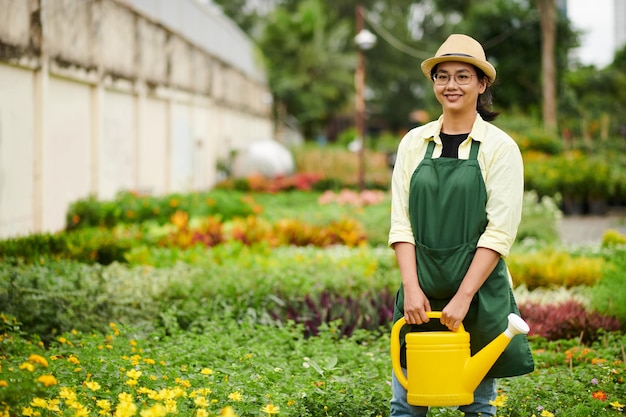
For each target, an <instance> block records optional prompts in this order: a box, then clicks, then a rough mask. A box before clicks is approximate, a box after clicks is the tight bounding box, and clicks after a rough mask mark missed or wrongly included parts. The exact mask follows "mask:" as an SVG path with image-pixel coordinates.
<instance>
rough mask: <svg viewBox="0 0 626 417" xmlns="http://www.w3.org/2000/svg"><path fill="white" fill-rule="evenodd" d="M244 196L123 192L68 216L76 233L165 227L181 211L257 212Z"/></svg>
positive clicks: (81, 203) (75, 206)
mask: <svg viewBox="0 0 626 417" xmlns="http://www.w3.org/2000/svg"><path fill="white" fill-rule="evenodd" d="M243 197H244V194H243V193H233V192H232V191H227V190H211V191H208V192H203V193H188V194H170V195H165V196H158V197H157V196H149V195H141V194H138V193H135V192H120V193H118V194H117V196H116V198H114V199H113V200H110V201H99V200H97V199H96V198H95V197H93V196H90V197H88V198H85V199H80V200H78V201H76V202H74V203H72V204H71V205H70V207H69V209H68V211H67V215H66V218H67V226H66V228H67V230H73V229H78V228H84V227H113V226H115V225H118V224H139V223H142V222H146V221H154V222H157V223H159V224H164V223H166V222H167V221H168V220H169V219H170V218H171V216H172V215H173V214H174V213H176V212H177V211H184V212H187V213H189V214H190V215H191V216H193V217H198V216H220V217H221V218H222V219H225V220H228V219H231V218H233V217H245V216H247V215H249V214H253V213H254V209H255V207H254V205H253V204H252V202H250V201H247V200H245V199H244V198H243Z"/></svg>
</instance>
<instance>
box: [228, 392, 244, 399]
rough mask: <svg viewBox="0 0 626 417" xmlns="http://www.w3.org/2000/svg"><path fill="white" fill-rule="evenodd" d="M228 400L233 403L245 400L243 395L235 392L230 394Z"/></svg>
mask: <svg viewBox="0 0 626 417" xmlns="http://www.w3.org/2000/svg"><path fill="white" fill-rule="evenodd" d="M228 399H229V400H233V401H241V400H243V397H242V396H241V393H240V392H239V391H235V392H231V393H230V394H228Z"/></svg>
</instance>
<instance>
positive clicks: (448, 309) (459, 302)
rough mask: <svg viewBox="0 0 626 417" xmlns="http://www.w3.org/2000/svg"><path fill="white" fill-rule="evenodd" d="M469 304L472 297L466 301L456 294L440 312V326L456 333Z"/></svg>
mask: <svg viewBox="0 0 626 417" xmlns="http://www.w3.org/2000/svg"><path fill="white" fill-rule="evenodd" d="M471 302H472V297H469V299H468V298H467V297H464V296H463V295H462V294H460V293H458V292H457V293H456V295H455V296H454V297H452V300H450V302H449V303H448V304H447V305H446V306H445V307H444V308H443V310H442V311H441V319H440V320H441V324H443V325H444V326H446V327H447V328H448V329H450V330H452V331H456V330H457V329H458V328H459V326H460V325H461V323H462V322H463V320H465V316H466V315H467V312H468V310H469V308H470V304H471Z"/></svg>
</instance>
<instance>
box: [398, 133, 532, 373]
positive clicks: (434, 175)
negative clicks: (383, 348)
mask: <svg viewBox="0 0 626 417" xmlns="http://www.w3.org/2000/svg"><path fill="white" fill-rule="evenodd" d="M434 147H435V141H434V140H431V142H430V143H429V144H428V148H427V150H426V154H425V156H424V159H423V161H422V162H421V163H420V164H419V165H418V167H417V168H416V169H415V172H413V175H412V177H411V184H410V191H409V218H410V221H411V227H412V229H413V235H414V237H415V254H416V257H417V276H418V280H419V284H420V287H421V289H422V290H423V291H424V293H425V294H426V296H427V297H428V300H429V301H430V305H431V308H432V310H433V311H441V310H442V309H443V308H444V307H445V306H446V305H447V304H448V302H449V301H450V300H451V299H452V297H453V296H454V294H455V293H456V291H457V290H458V288H459V286H460V285H461V281H462V280H463V278H464V276H465V273H466V272H467V270H468V268H469V266H470V263H471V262H472V259H473V257H474V253H475V252H476V245H477V243H478V239H479V238H480V236H481V235H482V233H483V232H484V231H485V228H486V227H487V212H486V204H487V190H486V188H485V183H484V181H483V177H482V174H481V171H480V166H479V164H478V160H477V156H478V149H479V147H480V143H479V142H477V141H472V148H471V151H470V157H469V159H456V158H436V159H433V158H432V154H433V150H434ZM509 313H516V314H519V310H518V308H517V304H516V302H515V299H514V297H513V291H512V290H511V286H510V283H509V275H508V270H507V267H506V264H505V262H504V259H502V258H500V260H499V262H498V264H497V266H496V268H495V269H494V271H493V272H492V273H491V275H490V276H489V278H488V279H487V280H486V281H485V283H484V284H483V285H482V287H481V288H480V289H479V290H478V292H477V293H476V295H475V296H474V298H473V300H472V302H471V305H470V308H469V311H468V313H467V316H466V317H465V320H463V326H464V327H465V329H466V330H467V331H468V332H469V333H470V347H471V352H472V355H474V354H475V353H476V352H478V351H479V350H480V349H482V348H483V347H484V346H485V345H487V344H488V343H489V342H491V341H492V340H493V339H495V338H496V336H498V335H499V334H500V333H502V332H503V331H504V330H505V329H506V327H507V322H508V321H507V316H508V315H509ZM403 316H404V288H403V287H402V285H400V289H399V290H398V294H397V296H396V305H395V309H394V322H395V321H397V320H398V319H399V318H401V317H403ZM442 329H445V328H444V327H443V326H442V325H441V324H440V323H439V320H430V322H429V323H427V324H423V325H407V326H404V328H403V330H402V332H401V335H400V338H401V344H402V345H403V349H402V350H401V351H402V354H401V362H402V364H403V366H406V351H405V349H404V335H405V334H406V333H407V332H409V331H425V330H430V331H432V330H442ZM533 369H534V363H533V358H532V354H531V352H530V348H529V346H528V340H527V339H526V336H522V335H520V336H515V337H514V338H513V339H512V341H511V343H510V344H509V345H508V346H507V348H506V349H505V351H504V352H503V354H502V355H501V356H500V358H499V359H498V360H497V361H496V362H495V364H494V365H493V367H492V368H491V370H490V371H489V373H488V374H487V377H495V378H500V377H509V376H516V375H522V374H526V373H529V372H532V370H533Z"/></svg>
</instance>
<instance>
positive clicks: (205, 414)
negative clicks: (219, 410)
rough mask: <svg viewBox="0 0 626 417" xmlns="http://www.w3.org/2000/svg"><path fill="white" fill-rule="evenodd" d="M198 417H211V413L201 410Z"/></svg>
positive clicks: (197, 414) (197, 413) (197, 412)
mask: <svg viewBox="0 0 626 417" xmlns="http://www.w3.org/2000/svg"><path fill="white" fill-rule="evenodd" d="M196 417H209V413H208V412H207V411H206V410H205V409H204V408H201V409H199V410H198V411H196Z"/></svg>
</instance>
